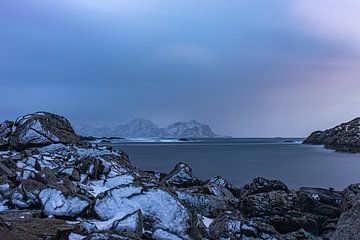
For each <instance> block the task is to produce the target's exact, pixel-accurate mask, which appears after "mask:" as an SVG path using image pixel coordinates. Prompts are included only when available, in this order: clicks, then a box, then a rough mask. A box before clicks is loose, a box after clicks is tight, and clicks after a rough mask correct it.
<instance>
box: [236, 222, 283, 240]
mask: <svg viewBox="0 0 360 240" xmlns="http://www.w3.org/2000/svg"><path fill="white" fill-rule="evenodd" d="M241 234H242V239H254V240H255V239H281V236H280V234H279V233H278V232H277V231H276V230H275V229H274V228H273V227H272V226H271V225H269V224H267V223H264V222H263V221H261V219H256V218H251V219H247V220H245V221H244V222H243V224H242V225H241Z"/></svg>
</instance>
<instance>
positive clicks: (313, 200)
mask: <svg viewBox="0 0 360 240" xmlns="http://www.w3.org/2000/svg"><path fill="white" fill-rule="evenodd" d="M296 193H297V195H298V200H299V204H300V209H301V211H303V212H309V213H312V214H315V215H322V216H326V217H328V218H338V217H339V216H340V213H341V210H340V207H341V202H342V195H341V194H340V192H337V191H334V190H327V189H321V188H309V187H303V188H300V189H298V190H297V191H296Z"/></svg>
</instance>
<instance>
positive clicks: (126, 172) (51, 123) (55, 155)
mask: <svg viewBox="0 0 360 240" xmlns="http://www.w3.org/2000/svg"><path fill="white" fill-rule="evenodd" d="M39 119H41V120H39ZM35 123H36V124H35ZM37 124H39V126H41V127H40V128H38V126H36V127H35V125H37ZM5 125H6V126H7V127H4V128H1V129H8V130H6V131H2V132H6V133H5V134H3V138H4V139H5V140H6V141H8V140H10V141H9V142H10V146H8V147H7V148H6V149H5V150H0V236H1V238H4V239H63V240H67V239H71V240H73V239H101V240H103V239H112V240H113V239H134V240H137V239H148V240H152V239H160V240H168V239H181V240H187V239H189V240H190V239H195V240H196V239H211V240H218V239H243V240H248V239H278V240H298V239H302V240H303V239H304V240H306V239H313V240H315V239H316V240H321V239H324V240H329V239H358V236H359V234H360V232H359V229H360V223H359V220H358V219H359V217H360V215H359V212H360V207H359V206H360V184H353V185H351V186H349V187H347V188H346V189H344V190H343V191H342V192H339V191H335V190H332V189H321V188H300V189H296V190H291V189H289V188H288V187H287V186H286V185H285V184H284V183H283V182H281V181H277V180H268V179H265V178H255V179H254V180H253V181H252V182H250V183H248V184H246V185H245V186H243V187H241V188H240V187H236V186H234V185H232V184H231V183H229V182H228V181H227V180H226V179H224V178H222V177H219V176H215V177H213V178H211V179H209V180H206V181H202V180H199V179H198V178H196V177H195V176H194V175H193V173H192V170H191V168H190V166H188V165H186V164H185V163H179V164H177V165H176V166H175V167H174V169H173V170H172V171H170V173H167V174H165V173H159V172H151V171H142V170H139V169H137V168H135V167H134V166H132V164H131V162H130V161H129V157H128V156H127V154H126V153H124V152H122V151H120V150H117V149H113V148H111V147H99V146H97V145H89V144H85V143H81V142H79V140H78V137H77V136H76V135H75V136H74V132H73V131H72V128H71V125H70V124H69V123H68V121H67V120H66V119H64V118H62V117H59V116H56V115H54V114H48V113H35V114H31V115H26V116H25V117H21V118H19V119H18V120H17V121H16V124H15V125H14V126H12V125H11V124H5ZM5 125H2V126H5ZM25 126H27V127H25ZM18 128H19V129H18ZM34 129H35V130H36V131H34ZM39 129H41V130H39ZM26 132H30V133H28V135H27V134H25V133H26ZM22 133H24V136H25V135H27V140H26V144H22V145H21V146H22V147H19V146H20V145H11V144H14V141H15V138H16V139H23V137H21V136H23V134H22ZM40 136H41V137H40ZM32 137H33V138H32ZM55 139H59V140H55ZM40 140H41V141H42V140H44V141H43V142H41V141H40ZM23 143H24V142H23ZM17 144H18V143H17ZM19 144H20V143H19ZM15 146H17V147H15Z"/></svg>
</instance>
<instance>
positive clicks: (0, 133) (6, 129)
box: [0, 121, 14, 139]
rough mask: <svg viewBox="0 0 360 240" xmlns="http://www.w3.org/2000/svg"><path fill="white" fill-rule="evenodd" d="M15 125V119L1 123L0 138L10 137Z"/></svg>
mask: <svg viewBox="0 0 360 240" xmlns="http://www.w3.org/2000/svg"><path fill="white" fill-rule="evenodd" d="M13 125H14V122H13V121H5V122H2V123H0V138H4V139H8V138H9V137H10V135H11V132H12V127H13Z"/></svg>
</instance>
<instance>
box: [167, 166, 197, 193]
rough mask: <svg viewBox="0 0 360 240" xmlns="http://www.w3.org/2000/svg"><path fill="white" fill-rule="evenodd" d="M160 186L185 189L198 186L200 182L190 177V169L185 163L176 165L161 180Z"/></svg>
mask: <svg viewBox="0 0 360 240" xmlns="http://www.w3.org/2000/svg"><path fill="white" fill-rule="evenodd" d="M161 183H162V184H165V185H167V186H172V187H182V188H186V187H189V186H196V185H200V184H201V182H200V180H198V179H197V178H195V177H194V176H193V175H192V169H191V168H190V167H189V166H188V165H187V164H185V163H178V164H177V165H176V166H175V168H174V169H173V170H172V171H171V172H170V173H169V174H168V175H167V176H165V177H164V178H163V179H162V180H161Z"/></svg>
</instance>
